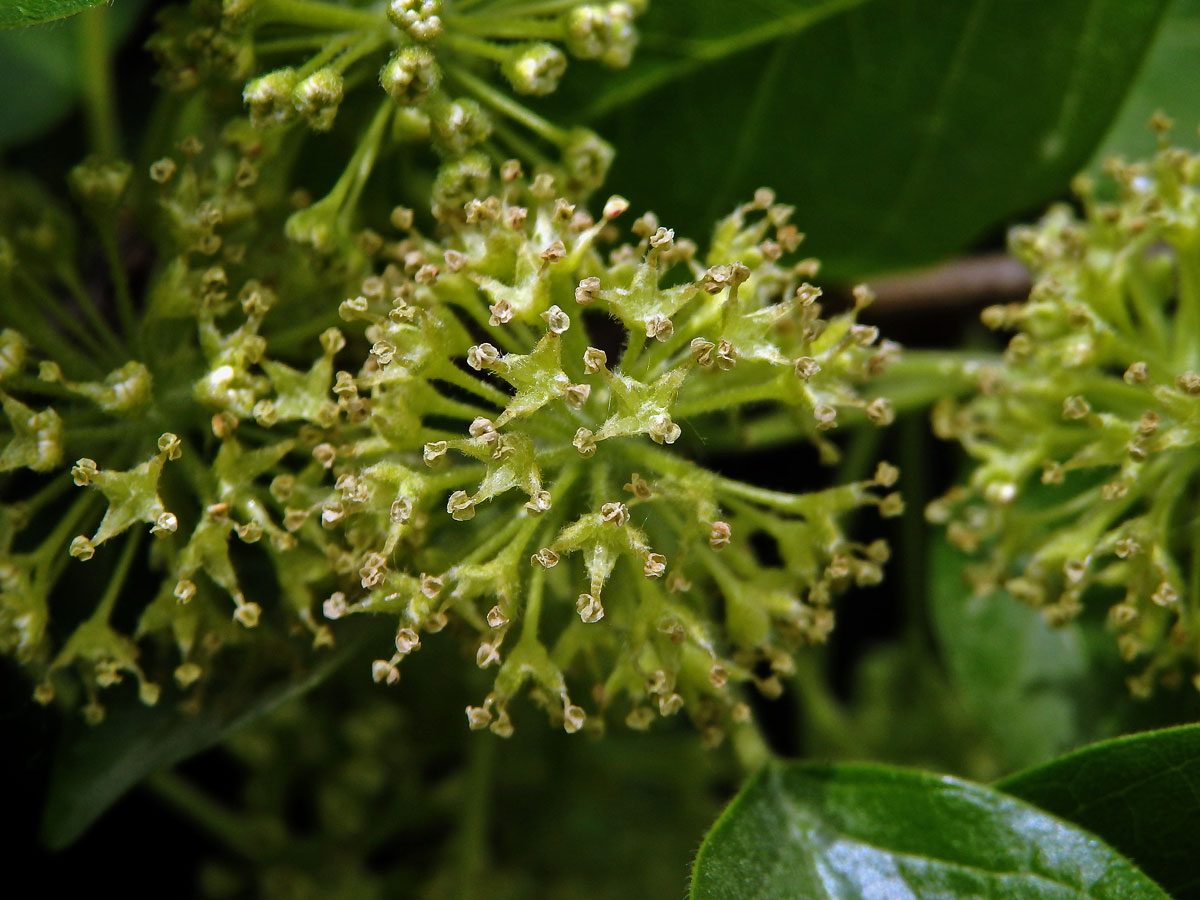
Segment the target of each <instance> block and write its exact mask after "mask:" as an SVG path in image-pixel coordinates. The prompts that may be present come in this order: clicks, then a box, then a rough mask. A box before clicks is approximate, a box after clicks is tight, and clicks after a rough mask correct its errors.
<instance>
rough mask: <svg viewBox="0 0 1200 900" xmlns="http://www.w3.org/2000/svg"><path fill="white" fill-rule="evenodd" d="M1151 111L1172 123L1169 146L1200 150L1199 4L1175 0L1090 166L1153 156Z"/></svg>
mask: <svg viewBox="0 0 1200 900" xmlns="http://www.w3.org/2000/svg"><path fill="white" fill-rule="evenodd" d="M1155 112H1163V113H1166V115H1167V116H1169V117H1170V118H1172V119H1174V120H1175V123H1176V127H1175V129H1174V130H1173V131H1172V132H1171V143H1172V145H1173V146H1177V147H1186V148H1188V149H1190V150H1196V149H1198V148H1200V135H1197V131H1196V126H1197V125H1200V0H1176V2H1175V3H1174V4H1173V5H1172V6H1171V10H1170V12H1169V13H1168V14H1167V16H1166V18H1165V19H1164V21H1163V24H1162V28H1160V29H1159V33H1158V38H1157V39H1156V40H1155V41H1154V46H1153V47H1152V48H1151V50H1150V53H1149V54H1148V56H1147V57H1146V63H1145V65H1144V66H1143V67H1142V71H1141V73H1140V74H1139V75H1138V77H1137V79H1136V80H1135V81H1134V82H1133V86H1132V88H1131V89H1130V91H1129V96H1128V97H1127V98H1126V100H1125V104H1124V106H1123V107H1122V108H1121V113H1120V115H1119V116H1117V119H1116V121H1115V122H1114V123H1113V126H1112V128H1111V129H1110V131H1109V133H1108V135H1107V137H1105V139H1104V141H1103V143H1101V145H1100V149H1099V151H1098V152H1097V153H1096V156H1095V159H1094V160H1093V162H1092V168H1093V169H1096V170H1099V168H1100V167H1101V166H1102V165H1103V162H1104V160H1106V159H1108V158H1109V157H1110V156H1123V157H1125V159H1130V160H1131V159H1140V158H1144V157H1146V156H1149V155H1150V154H1151V153H1153V152H1154V136H1153V134H1152V133H1151V131H1150V129H1149V128H1148V127H1147V123H1148V122H1149V121H1150V117H1151V116H1152V115H1153V114H1154V113H1155Z"/></svg>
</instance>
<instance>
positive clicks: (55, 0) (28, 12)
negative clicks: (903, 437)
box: [0, 0, 110, 28]
mask: <svg viewBox="0 0 1200 900" xmlns="http://www.w3.org/2000/svg"><path fill="white" fill-rule="evenodd" d="M108 2H110V0H6V2H5V3H2V4H0V28H17V27H20V26H22V25H40V24H41V23H42V22H53V21H54V20H55V19H65V18H66V17H67V16H73V15H75V14H76V13H80V12H83V11H84V10H85V9H91V8H92V7H93V6H100V5H101V4H102V3H108Z"/></svg>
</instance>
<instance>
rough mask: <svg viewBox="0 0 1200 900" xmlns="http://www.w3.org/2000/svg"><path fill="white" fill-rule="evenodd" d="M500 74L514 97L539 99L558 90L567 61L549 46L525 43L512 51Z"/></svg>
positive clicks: (501, 67)
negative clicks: (506, 80) (514, 92)
mask: <svg viewBox="0 0 1200 900" xmlns="http://www.w3.org/2000/svg"><path fill="white" fill-rule="evenodd" d="M500 71H501V73H502V74H503V75H504V77H505V78H507V79H508V83H509V84H511V85H512V87H513V90H514V91H516V92H517V93H518V94H532V95H534V96H542V95H545V94H551V93H553V92H554V91H555V90H556V89H557V88H558V82H559V80H560V79H561V78H562V76H563V73H565V72H566V71H567V58H566V56H564V55H563V52H562V51H561V50H559V49H558V48H557V47H555V46H554V45H553V44H545V43H538V44H525V45H524V46H521V47H514V48H513V49H512V51H511V55H510V56H509V57H508V58H507V59H506V60H505V61H504V62H503V63H501V65H500Z"/></svg>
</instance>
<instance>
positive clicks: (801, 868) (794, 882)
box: [690, 763, 1167, 900]
mask: <svg viewBox="0 0 1200 900" xmlns="http://www.w3.org/2000/svg"><path fill="white" fill-rule="evenodd" d="M690 896H691V900H768V898H769V900H788V898H795V900H809V898H812V900H841V898H845V900H861V898H867V897H877V898H888V900H916V898H926V897H937V898H938V900H955V898H963V900H966V898H980V897H996V898H999V897H1037V898H1039V900H1058V898H1063V900H1067V898H1070V900H1080V898H1091V900H1104V898H1113V900H1117V898H1120V900H1143V898H1145V900H1150V898H1157V900H1163V898H1166V896H1167V895H1166V894H1165V893H1163V891H1162V890H1161V889H1160V888H1158V887H1157V886H1156V885H1155V884H1154V882H1152V881H1151V880H1150V879H1149V878H1147V877H1146V876H1145V875H1143V874H1142V873H1141V872H1139V871H1138V870H1137V869H1136V868H1135V867H1134V866H1133V864H1132V863H1130V862H1129V861H1128V860H1126V859H1125V858H1123V857H1122V856H1120V855H1119V854H1117V853H1116V852H1115V851H1114V850H1112V849H1111V848H1110V847H1108V846H1107V845H1105V844H1103V843H1101V842H1100V841H1099V840H1098V839H1096V838H1094V837H1092V836H1091V835H1089V834H1087V833H1085V832H1083V831H1080V830H1079V829H1078V828H1076V827H1075V826H1073V825H1069V824H1067V823H1066V822H1062V821H1060V820H1058V819H1055V818H1053V817H1052V816H1050V815H1048V814H1047V813H1044V812H1042V811H1040V810H1038V809H1036V808H1035V807H1032V806H1029V805H1028V804H1026V803H1023V802H1021V801H1020V800H1016V799H1014V798H1012V797H1009V796H1006V795H1005V794H1002V793H1000V792H999V791H994V790H992V789H990V788H987V787H983V786H981V785H976V784H972V783H970V782H967V781H960V780H958V779H955V778H950V777H947V776H941V777H939V776H935V775H928V774H924V773H920V772H914V771H910V770H905V769H890V768H885V767H881V766H863V765H838V766H826V765H814V764H795V763H792V764H782V763H777V764H772V765H770V766H768V767H767V768H766V769H764V770H763V771H762V772H760V773H759V774H758V775H756V776H755V777H754V778H752V779H751V780H750V782H749V783H748V784H747V785H746V786H745V787H744V788H743V789H742V791H741V793H740V794H738V796H737V797H736V798H734V800H733V802H732V803H731V804H730V806H729V808H728V809H726V811H725V812H724V814H723V815H722V816H721V818H720V819H718V820H717V824H716V825H715V826H713V829H712V831H710V832H709V834H708V836H707V837H706V838H705V839H704V843H703V844H702V845H701V847H700V852H699V854H698V855H697V858H696V865H695V868H694V871H693V875H692V888H691V894H690Z"/></svg>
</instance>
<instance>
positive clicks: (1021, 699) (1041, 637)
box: [929, 539, 1126, 769]
mask: <svg viewBox="0 0 1200 900" xmlns="http://www.w3.org/2000/svg"><path fill="white" fill-rule="evenodd" d="M969 562H970V560H969V558H968V557H966V556H965V555H964V554H962V553H960V552H959V551H957V550H955V549H954V548H953V547H951V546H950V544H949V543H948V542H947V541H946V540H944V539H941V540H938V541H935V542H934V543H933V546H932V549H931V554H930V567H929V571H930V573H931V577H930V597H929V601H930V603H929V608H930V617H931V619H932V622H933V629H934V634H935V635H936V637H937V640H938V645H939V648H940V650H941V653H942V657H943V659H944V661H945V663H946V667H947V669H948V670H949V674H950V678H951V681H952V682H953V683H954V685H955V687H956V688H957V689H958V691H959V693H960V694H961V695H962V698H963V702H964V704H965V705H966V707H967V709H968V710H969V711H970V712H971V714H972V715H973V716H974V717H975V719H976V720H977V721H978V722H979V723H980V725H982V726H983V727H984V728H985V729H986V730H987V732H988V733H989V735H990V736H991V738H992V740H993V741H994V742H995V744H996V749H997V750H998V751H999V753H1000V756H1001V757H1002V758H1003V760H1004V762H1005V763H1006V765H1007V767H1009V768H1010V769H1012V768H1021V767H1023V766H1029V765H1034V764H1037V763H1040V762H1045V761H1046V760H1049V759H1052V758H1053V757H1055V756H1057V755H1058V754H1060V753H1063V752H1065V751H1066V750H1069V749H1071V748H1073V747H1076V746H1078V745H1080V744H1082V743H1086V742H1087V741H1089V740H1094V739H1096V738H1098V737H1107V736H1108V735H1110V734H1113V733H1115V731H1116V730H1117V727H1118V726H1117V709H1116V707H1117V706H1119V705H1120V702H1124V701H1125V700H1126V697H1125V691H1124V687H1123V685H1122V684H1121V682H1120V680H1119V678H1117V679H1114V678H1112V677H1109V673H1099V672H1097V671H1096V669H1097V666H1096V663H1095V661H1094V658H1093V657H1094V653H1095V651H1094V650H1093V644H1092V642H1091V641H1089V639H1088V638H1089V635H1088V633H1087V632H1086V631H1085V627H1084V625H1083V624H1082V623H1079V622H1072V623H1070V624H1068V625H1065V626H1063V627H1059V628H1052V627H1050V626H1049V625H1047V624H1046V622H1045V620H1044V619H1043V618H1042V616H1041V614H1040V613H1039V612H1038V611H1037V610H1034V609H1030V608H1029V607H1028V606H1025V605H1023V604H1021V603H1018V602H1017V601H1015V600H1013V599H1012V597H1010V596H1009V595H1008V594H1007V593H1006V592H1004V591H996V592H994V593H992V594H987V595H981V594H976V593H973V592H972V590H971V588H970V587H969V586H968V585H967V582H966V580H965V578H964V573H963V570H964V568H965V566H966V565H967V564H968V563H969ZM1097 637H1098V638H1099V639H1100V640H1099V641H1096V642H1095V644H1096V645H1098V649H1108V650H1109V651H1110V653H1111V655H1114V656H1115V650H1113V649H1112V640H1111V638H1110V637H1108V636H1107V635H1103V634H1100V635H1097ZM1112 693H1118V694H1119V695H1120V696H1119V701H1120V702H1119V703H1118V704H1114V705H1113V706H1112V707H1110V706H1108V705H1107V704H1105V703H1103V702H1102V699H1107V698H1108V697H1109V696H1110V695H1111V694H1112ZM1102 694H1103V697H1102V696H1101V695H1102Z"/></svg>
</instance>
